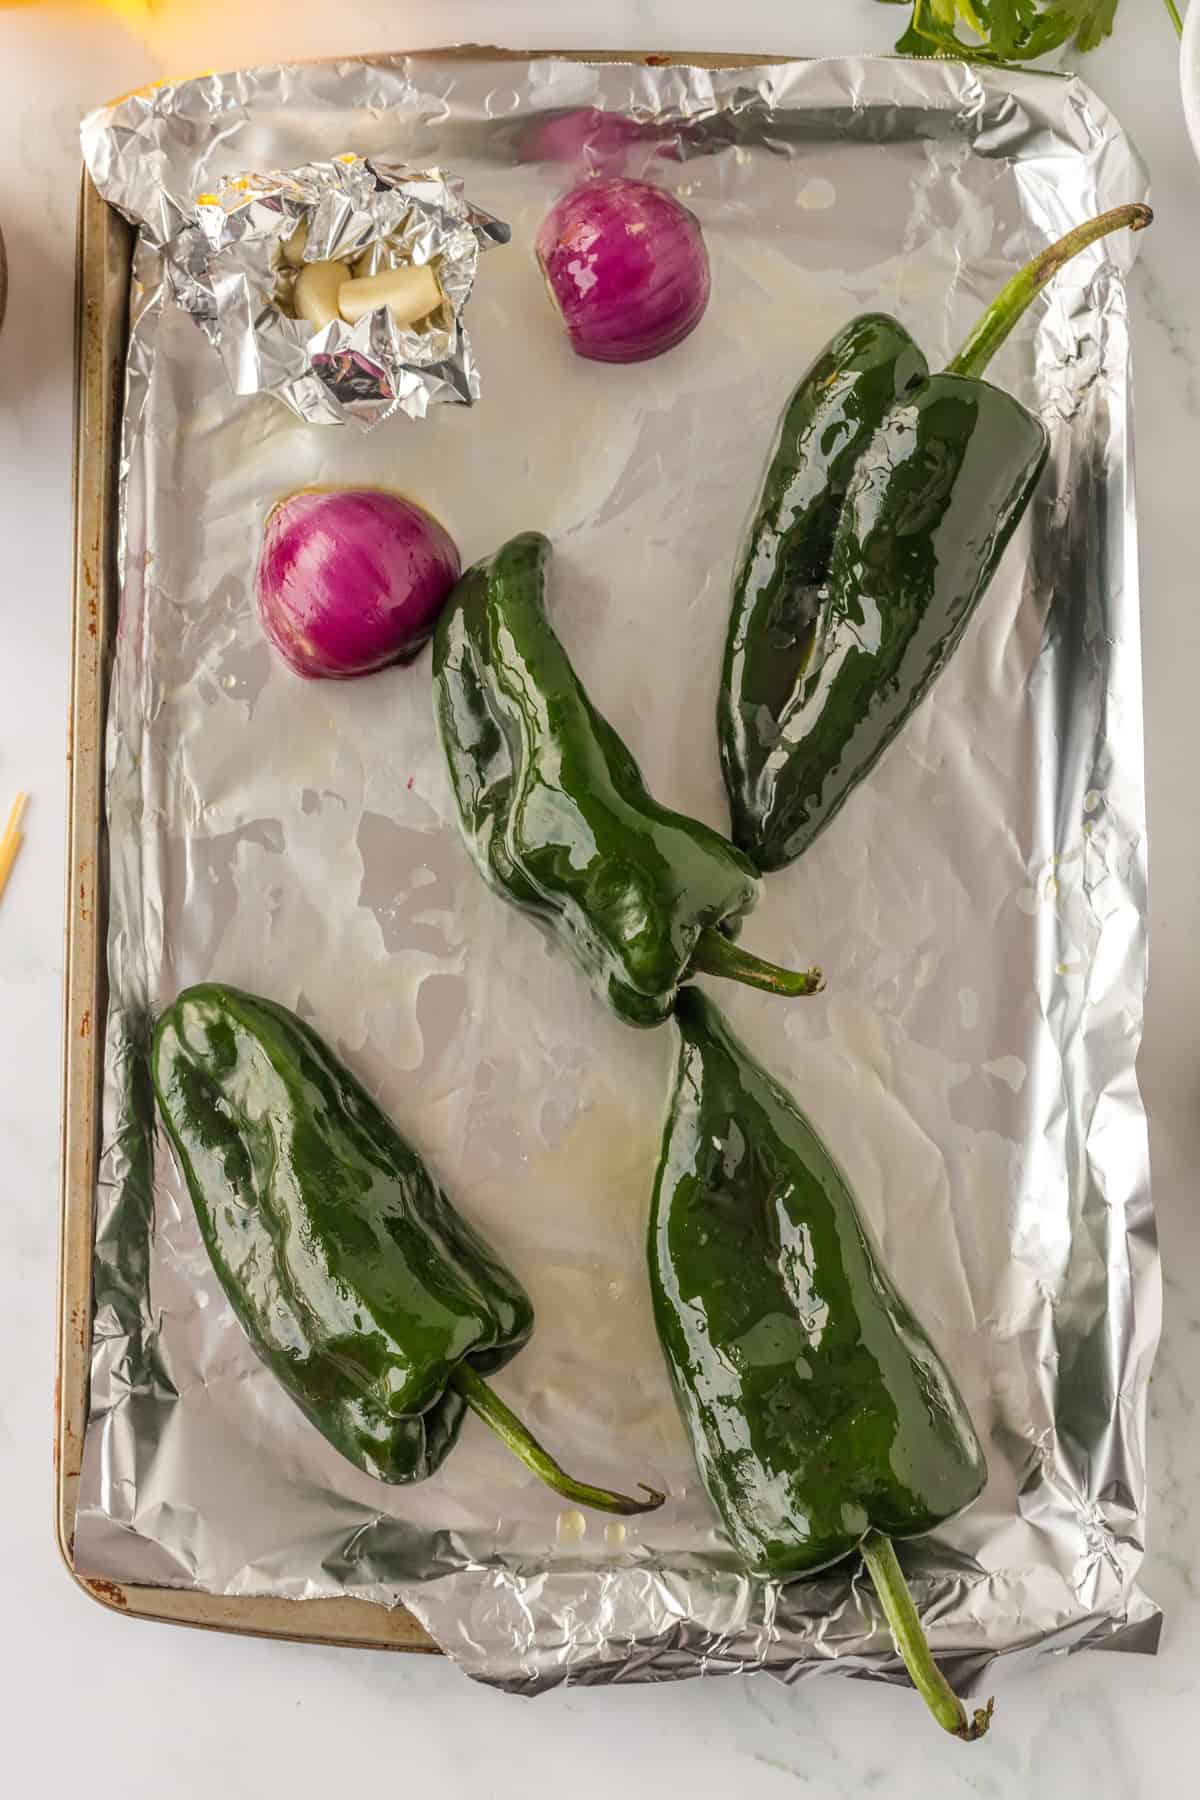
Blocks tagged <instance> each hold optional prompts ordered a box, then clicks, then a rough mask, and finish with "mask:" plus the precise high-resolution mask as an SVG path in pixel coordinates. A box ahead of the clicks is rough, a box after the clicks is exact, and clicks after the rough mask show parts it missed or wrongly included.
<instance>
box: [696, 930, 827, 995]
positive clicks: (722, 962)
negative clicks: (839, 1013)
mask: <svg viewBox="0 0 1200 1800" xmlns="http://www.w3.org/2000/svg"><path fill="white" fill-rule="evenodd" d="M691 973H692V974H695V975H721V976H723V977H724V978H725V979H726V980H727V981H740V982H742V983H743V984H744V985H745V986H746V987H754V988H764V989H765V990H766V992H767V993H768V994H785V995H792V996H795V995H800V994H819V993H820V991H821V989H822V988H823V987H824V986H825V978H824V976H823V975H822V974H821V971H820V969H781V968H779V967H778V966H777V964H775V963H769V962H764V961H763V959H762V957H761V956H752V955H751V954H750V952H749V950H743V949H741V948H740V947H739V945H737V944H735V943H734V942H733V941H732V939H731V938H727V937H726V936H725V933H724V932H723V931H718V930H717V928H716V926H715V925H708V926H706V927H705V929H704V930H703V931H702V932H701V933H700V936H699V937H698V938H697V940H696V948H695V949H694V950H693V951H692V961H691Z"/></svg>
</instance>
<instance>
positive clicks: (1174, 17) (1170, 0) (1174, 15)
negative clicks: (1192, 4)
mask: <svg viewBox="0 0 1200 1800" xmlns="http://www.w3.org/2000/svg"><path fill="white" fill-rule="evenodd" d="M1167 11H1168V12H1169V13H1170V15H1171V23H1172V25H1173V26H1174V27H1175V29H1176V31H1177V32H1178V33H1179V36H1180V37H1182V36H1183V20H1182V19H1181V18H1180V16H1179V8H1178V7H1177V6H1176V4H1175V0H1167Z"/></svg>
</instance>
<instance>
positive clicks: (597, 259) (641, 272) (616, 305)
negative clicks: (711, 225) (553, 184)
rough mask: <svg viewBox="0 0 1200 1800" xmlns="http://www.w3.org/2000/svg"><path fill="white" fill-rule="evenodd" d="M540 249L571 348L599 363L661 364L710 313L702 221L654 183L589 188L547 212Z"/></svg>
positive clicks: (612, 179) (615, 180)
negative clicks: (660, 359)
mask: <svg viewBox="0 0 1200 1800" xmlns="http://www.w3.org/2000/svg"><path fill="white" fill-rule="evenodd" d="M536 247H537V259H538V262H539V263H540V264H541V267H542V273H543V275H544V276H545V277H546V285H547V287H548V288H549V290H550V295H551V298H552V299H553V301H554V303H555V305H556V306H557V307H558V310H559V312H560V313H561V314H562V320H563V324H564V325H565V326H566V328H567V336H568V338H569V339H570V343H571V348H572V349H573V350H574V352H575V354H576V355H577V356H586V357H589V358H590V359H591V360H592V361H594V362H611V363H631V362H645V361H646V360H647V359H648V358H649V357H651V356H661V355H662V353H663V351H664V350H671V349H673V348H674V346H675V345H676V344H678V343H681V342H682V341H683V339H684V338H685V337H687V335H688V333H689V332H690V331H694V330H695V328H696V326H697V325H698V324H699V323H700V320H701V317H702V316H703V313H704V309H705V307H706V306H707V305H708V295H709V288H710V285H711V278H710V275H709V268H708V254H707V252H706V250H705V248H704V237H703V234H702V232H701V230H700V222H699V220H698V219H697V218H696V217H695V215H694V214H693V213H691V212H689V211H688V209H687V207H686V206H682V205H681V204H680V202H679V201H678V200H676V199H675V198H674V196H673V195H671V194H667V193H664V192H663V190H662V189H661V188H656V187H651V185H650V183H649V182H646V181H628V180H626V179H625V178H624V177H622V176H619V175H614V176H605V177H602V178H600V179H597V180H592V181H585V182H583V183H582V185H581V186H579V187H577V188H574V189H572V191H571V192H570V193H569V194H567V195H566V196H565V197H564V198H563V199H562V200H560V201H559V202H558V204H557V205H556V206H554V207H553V208H552V209H551V211H550V212H548V213H547V214H546V217H545V218H544V219H543V220H542V224H541V227H540V229H539V231H538V234H537V246H536Z"/></svg>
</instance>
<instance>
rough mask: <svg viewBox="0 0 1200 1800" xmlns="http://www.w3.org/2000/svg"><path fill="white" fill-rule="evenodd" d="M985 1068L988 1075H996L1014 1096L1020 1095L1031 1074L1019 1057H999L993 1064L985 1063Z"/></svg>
mask: <svg viewBox="0 0 1200 1800" xmlns="http://www.w3.org/2000/svg"><path fill="white" fill-rule="evenodd" d="M983 1068H984V1073H985V1074H986V1075H994V1076H995V1078H996V1080H997V1081H1002V1082H1003V1083H1004V1085H1005V1086H1006V1087H1007V1088H1011V1090H1012V1092H1013V1093H1014V1094H1018V1093H1020V1091H1021V1089H1022V1087H1024V1085H1025V1077H1026V1075H1027V1074H1028V1073H1029V1071H1028V1070H1027V1069H1026V1067H1025V1064H1024V1063H1023V1062H1022V1061H1021V1059H1020V1057H1019V1056H998V1057H996V1059H995V1060H994V1061H993V1062H985V1063H984V1065H983Z"/></svg>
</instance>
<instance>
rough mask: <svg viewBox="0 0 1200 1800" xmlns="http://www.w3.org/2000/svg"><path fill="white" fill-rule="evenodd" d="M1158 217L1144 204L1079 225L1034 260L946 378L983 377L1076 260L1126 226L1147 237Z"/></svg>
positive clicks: (1000, 298) (996, 303)
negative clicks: (1008, 339) (1036, 303)
mask: <svg viewBox="0 0 1200 1800" xmlns="http://www.w3.org/2000/svg"><path fill="white" fill-rule="evenodd" d="M1153 217H1154V214H1153V213H1152V212H1151V211H1150V208H1149V207H1148V206H1142V205H1141V204H1140V203H1135V204H1133V205H1131V206H1114V207H1113V209H1112V211H1111V212H1106V213H1101V214H1100V216H1099V218H1097V219H1089V220H1088V221H1087V223H1086V224H1084V225H1077V226H1076V227H1075V230H1074V231H1068V233H1067V235H1066V237H1061V238H1059V240H1058V242H1057V244H1051V245H1050V248H1049V249H1048V250H1043V251H1042V252H1041V253H1040V254H1039V255H1037V256H1035V257H1034V259H1033V261H1032V262H1029V263H1026V265H1025V267H1024V268H1023V269H1021V270H1020V271H1019V272H1018V273H1017V274H1016V275H1014V276H1013V278H1012V280H1011V281H1010V282H1008V283H1007V284H1006V286H1004V287H1002V288H1001V289H1000V292H999V293H998V294H997V295H996V298H995V299H994V300H993V301H992V304H991V305H990V306H989V307H988V309H987V311H986V312H985V313H984V315H983V317H982V318H981V319H980V320H979V322H978V323H977V325H976V326H975V329H974V331H973V332H972V333H971V335H970V337H969V338H968V339H967V341H966V343H965V344H964V345H963V347H962V349H961V350H960V351H959V353H958V355H957V356H956V357H955V358H954V361H953V362H951V363H948V364H947V365H946V373H947V375H972V376H977V375H982V374H983V371H984V370H985V369H986V368H987V366H988V364H989V363H990V362H991V360H992V358H993V356H995V354H996V352H997V350H998V349H999V348H1000V346H1001V344H1002V343H1003V342H1004V340H1005V338H1006V337H1007V336H1008V334H1009V332H1010V331H1011V330H1012V328H1013V326H1014V325H1015V324H1016V323H1017V321H1018V319H1020V317H1021V315H1022V314H1023V313H1024V312H1025V310H1026V309H1027V308H1028V307H1029V306H1030V305H1031V304H1032V303H1033V301H1034V300H1035V299H1036V298H1037V296H1038V295H1039V294H1040V293H1041V291H1042V289H1043V288H1044V287H1045V286H1046V284H1047V282H1049V281H1053V279H1054V277H1055V276H1056V275H1057V274H1058V271H1059V270H1060V269H1061V268H1063V267H1064V266H1065V265H1066V264H1067V263H1069V262H1070V260H1071V258H1072V257H1073V256H1078V255H1079V252H1080V251H1081V250H1086V249H1087V247H1088V245H1089V244H1094V243H1096V242H1097V241H1098V240H1099V239H1100V238H1103V237H1107V236H1108V234H1109V232H1110V231H1120V230H1121V229H1122V228H1123V227H1124V226H1126V225H1128V227H1129V229H1130V231H1144V230H1145V228H1146V226H1147V225H1149V223H1150V222H1151V220H1152V219H1153Z"/></svg>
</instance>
